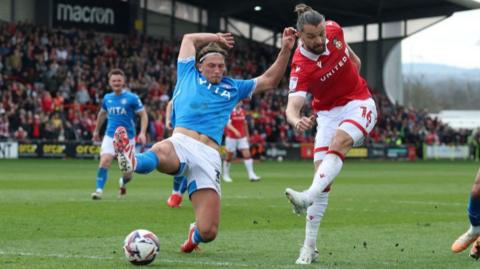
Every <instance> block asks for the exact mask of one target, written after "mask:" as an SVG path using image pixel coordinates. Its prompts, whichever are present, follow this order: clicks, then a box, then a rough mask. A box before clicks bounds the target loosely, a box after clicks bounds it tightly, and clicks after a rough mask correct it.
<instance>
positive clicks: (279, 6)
mask: <svg viewBox="0 0 480 269" xmlns="http://www.w3.org/2000/svg"><path fill="white" fill-rule="evenodd" d="M179 1H180V2H184V3H188V4H193V5H196V6H199V7H202V8H205V9H207V10H209V11H215V12H216V13H218V14H220V16H222V17H232V18H235V19H240V20H243V21H245V22H250V23H253V24H255V25H258V26H261V27H265V28H268V29H272V30H275V31H277V32H280V31H281V30H282V29H283V28H284V27H285V26H289V25H294V24H295V22H296V15H295V14H294V13H293V9H294V6H295V4H297V3H302V2H304V3H305V4H307V5H310V6H312V7H313V8H314V9H316V10H317V11H319V12H320V13H323V14H324V15H325V16H326V17H327V19H331V20H335V21H337V22H339V23H340V24H341V25H343V26H353V25H363V24H369V23H378V22H389V21H397V20H406V19H417V18H424V17H434V16H450V15H452V14H453V13H454V12H457V11H464V10H469V9H475V8H480V3H478V2H476V1H473V0H402V1H388V0H322V1H312V0H311V1H308V0H305V1H298V0H295V1H291V0H263V1H259V0H242V1H225V0H179ZM255 6H261V7H262V8H261V11H255V10H254V7H255Z"/></svg>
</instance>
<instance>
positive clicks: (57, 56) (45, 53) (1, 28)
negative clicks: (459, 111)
mask: <svg viewBox="0 0 480 269" xmlns="http://www.w3.org/2000/svg"><path fill="white" fill-rule="evenodd" d="M178 49H179V42H178V41H176V40H175V41H167V40H161V39H155V38H151V37H143V36H126V35H111V34H101V33H96V32H89V31H82V30H77V29H72V30H58V29H47V28H44V27H39V26H36V25H32V24H29V23H4V24H0V100H1V102H0V139H3V140H5V139H14V140H18V141H26V140H44V141H47V140H54V141H81V140H85V141H89V140H91V136H92V132H93V130H94V128H95V119H96V113H97V111H98V109H99V104H100V102H101V99H102V96H103V95H104V94H105V93H106V92H107V91H108V88H107V80H106V76H107V73H108V70H110V69H111V68H113V67H120V68H122V69H124V70H125V72H126V74H127V77H128V87H129V88H131V89H132V91H134V92H136V93H137V94H138V95H139V96H141V98H142V101H143V102H144V103H145V105H146V106H147V108H148V114H149V121H150V122H149V128H148V135H149V141H156V140H161V139H163V138H165V137H166V136H167V135H168V134H167V132H166V130H165V126H164V111H165V106H166V103H167V102H168V101H169V99H170V96H171V94H172V90H173V88H174V85H175V76H176V74H175V62H176V55H177V53H178ZM230 54H231V55H230V56H231V57H229V59H228V61H229V63H228V66H230V69H229V70H228V72H229V75H231V76H233V77H243V78H249V77H254V76H256V75H258V74H260V73H261V72H263V71H264V69H265V68H266V66H267V65H268V63H270V62H271V61H272V58H273V56H274V55H275V49H274V48H271V47H267V46H265V45H261V44H257V43H253V42H249V43H248V44H243V43H241V42H240V44H239V45H238V46H237V47H236V48H235V49H234V50H232V51H231V53H230ZM287 88H288V87H287V77H285V80H284V81H283V82H282V84H281V86H280V89H278V90H276V91H272V92H269V93H267V94H265V95H263V96H260V97H259V96H256V97H254V98H253V99H252V100H251V101H250V102H246V103H245V107H246V109H247V110H248V111H249V112H248V117H247V120H248V125H249V128H250V133H251V134H253V137H254V141H255V142H254V143H253V144H254V145H255V144H256V145H257V146H255V147H257V148H260V149H263V148H264V144H265V143H279V144H289V143H304V142H312V141H313V136H312V133H313V132H306V133H304V134H297V133H295V132H294V131H293V129H292V128H291V126H290V125H289V124H287V122H286V120H285V116H284V111H285V106H286V100H287V98H286V97H287V94H288V89H287ZM373 95H374V98H375V100H376V101H377V103H378V107H379V110H380V113H379V115H380V119H379V122H378V124H377V126H376V128H375V129H374V131H373V132H372V134H371V136H370V138H369V140H368V141H367V143H369V144H371V143H377V144H386V145H406V144H408V145H415V146H417V147H420V146H421V145H422V144H423V143H425V144H429V145H430V144H455V145H465V144H470V145H478V144H479V142H480V135H479V133H478V132H473V131H471V130H465V129H460V130H454V129H452V128H450V127H449V126H448V125H445V124H442V122H440V121H439V120H438V119H437V118H432V117H431V116H429V113H428V112H427V111H417V110H415V109H409V108H404V107H400V106H395V105H393V104H391V103H390V102H389V101H388V98H387V97H386V96H385V95H382V94H381V93H378V92H375V91H374V92H373ZM305 113H306V114H308V113H311V112H310V111H305Z"/></svg>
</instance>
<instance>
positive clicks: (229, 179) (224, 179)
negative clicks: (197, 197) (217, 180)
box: [223, 175, 233, 182]
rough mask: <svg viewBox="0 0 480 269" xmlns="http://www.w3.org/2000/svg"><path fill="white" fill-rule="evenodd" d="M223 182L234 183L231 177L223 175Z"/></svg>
mask: <svg viewBox="0 0 480 269" xmlns="http://www.w3.org/2000/svg"><path fill="white" fill-rule="evenodd" d="M223 181H225V182H233V179H232V178H231V177H230V175H223Z"/></svg>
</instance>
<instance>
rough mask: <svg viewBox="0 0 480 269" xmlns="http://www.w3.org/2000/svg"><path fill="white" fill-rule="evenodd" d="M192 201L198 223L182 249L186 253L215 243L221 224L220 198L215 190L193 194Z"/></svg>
mask: <svg viewBox="0 0 480 269" xmlns="http://www.w3.org/2000/svg"><path fill="white" fill-rule="evenodd" d="M191 200H192V205H193V208H194V210H195V218H196V221H195V224H194V225H191V226H190V230H189V233H188V238H187V240H185V242H184V243H183V244H182V246H181V247H180V250H181V251H182V252H185V253H190V252H192V251H193V250H195V249H197V248H198V245H199V244H200V243H202V242H210V241H213V240H214V239H215V237H216V236H217V232H218V225H219V223H220V196H219V195H218V193H217V192H216V191H215V190H213V189H200V190H197V191H195V192H194V193H193V194H192V196H191Z"/></svg>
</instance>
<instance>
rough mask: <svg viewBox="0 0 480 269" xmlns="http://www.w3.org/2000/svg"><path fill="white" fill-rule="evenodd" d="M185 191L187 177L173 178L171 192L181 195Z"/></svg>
mask: <svg viewBox="0 0 480 269" xmlns="http://www.w3.org/2000/svg"><path fill="white" fill-rule="evenodd" d="M186 190H187V177H186V176H179V177H173V191H174V192H178V193H181V194H183V193H184V192H185V191H186Z"/></svg>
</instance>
